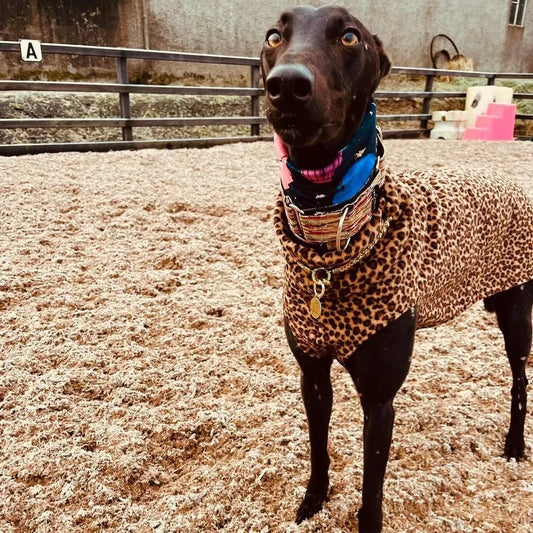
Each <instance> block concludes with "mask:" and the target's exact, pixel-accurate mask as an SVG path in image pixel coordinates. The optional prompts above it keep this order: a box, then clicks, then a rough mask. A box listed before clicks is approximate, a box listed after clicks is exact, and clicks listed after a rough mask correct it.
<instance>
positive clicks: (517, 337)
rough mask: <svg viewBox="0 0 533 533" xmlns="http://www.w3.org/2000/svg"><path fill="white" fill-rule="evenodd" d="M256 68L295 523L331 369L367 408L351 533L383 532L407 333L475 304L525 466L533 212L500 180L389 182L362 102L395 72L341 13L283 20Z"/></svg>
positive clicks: (304, 10) (304, 508)
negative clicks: (272, 193) (271, 199)
mask: <svg viewBox="0 0 533 533" xmlns="http://www.w3.org/2000/svg"><path fill="white" fill-rule="evenodd" d="M261 65H262V71H263V80H264V85H265V89H266V100H265V106H266V115H267V117H268V119H269V121H270V122H271V124H272V126H273V127H274V130H275V132H276V146H277V148H278V154H279V157H280V162H281V194H280V201H279V202H278V205H277V209H276V214H275V225H276V230H277V234H278V236H279V238H280V241H281V244H282V247H283V252H284V254H285V258H286V261H287V267H286V283H285V289H284V301H283V305H284V314H285V326H286V332H287V338H288V341H289V345H290V347H291V350H292V352H293V353H294V355H295V357H296V359H297V361H298V363H299V365H300V368H301V370H302V396H303V400H304V405H305V409H306V413H307V418H308V423H309V438H310V444H311V477H310V480H309V483H308V486H307V491H306V494H305V497H304V500H303V502H302V503H301V505H300V507H299V510H298V513H297V518H296V521H297V522H298V523H299V522H301V521H303V520H305V519H308V518H310V517H311V516H313V514H315V513H316V512H318V511H319V510H320V509H321V508H322V505H323V502H324V501H325V499H326V496H327V491H328V484H329V478H328V468H329V456H328V450H327V441H328V426H329V419H330V414H331V406H332V389H331V382H330V367H331V364H332V360H333V359H335V358H337V359H338V360H339V361H340V362H341V363H342V364H343V365H344V366H345V367H346V369H347V370H348V372H349V373H350V375H351V377H352V379H353V381H354V383H355V386H356V388H357V391H358V393H359V396H360V399H361V404H362V407H363V411H364V475H363V491H362V506H361V509H360V511H359V514H358V517H359V531H360V532H362V533H363V532H364V533H379V532H380V531H381V529H382V487H383V479H384V475H385V469H386V465H387V460H388V453H389V447H390V442H391V435H392V428H393V422H394V409H393V405H392V404H393V400H394V397H395V394H396V393H397V391H398V390H399V388H400V387H401V385H402V383H403V381H404V379H405V377H406V375H407V372H408V369H409V362H410V358H411V353H412V348H413V343H414V333H415V330H416V329H417V328H420V327H427V326H434V325H438V324H440V323H443V322H445V321H447V320H449V319H450V318H453V317H454V316H456V315H457V314H459V313H460V312H462V311H463V310H464V309H466V308H467V307H468V306H470V305H471V304H472V303H474V302H475V301H477V300H479V299H481V298H485V304H486V308H487V310H489V311H493V312H495V313H496V315H497V318H498V324H499V326H500V329H501V330H502V332H503V335H504V338H505V341H506V351H507V355H508V358H509V361H510V364H511V369H512V373H513V389H512V404H511V424H510V428H509V432H508V434H507V439H506V443H505V454H506V456H507V457H509V458H511V457H512V458H516V459H520V458H522V457H523V455H524V436H523V434H524V419H525V413H526V385H527V379H526V375H525V368H526V362H527V357H528V355H529V352H530V349H531V309H532V305H533V281H531V280H532V279H533V225H532V220H533V206H532V205H531V202H530V201H529V200H528V199H527V197H526V196H525V195H524V194H523V192H521V191H520V190H519V189H518V188H517V187H515V186H513V185H512V184H509V183H508V182H507V181H505V179H503V178H500V177H498V176H490V178H487V177H486V176H483V175H481V174H480V173H475V172H469V173H458V172H455V173H454V174H453V175H438V174H435V173H432V172H417V173H414V174H412V175H395V174H394V173H393V172H392V171H391V170H390V169H388V168H387V167H386V166H385V165H384V164H383V161H382V155H383V147H382V144H381V136H380V134H379V131H378V130H377V129H376V125H375V116H376V108H375V104H374V102H373V93H374V91H375V90H376V88H377V86H378V83H379V81H380V79H381V78H382V77H383V76H384V75H386V74H387V73H388V71H389V69H390V60H389V59H388V57H387V55H386V54H385V52H384V50H383V46H382V43H381V41H380V40H379V39H378V37H376V36H374V35H372V34H371V33H370V32H369V31H368V30H367V29H366V28H365V27H364V25H363V24H362V23H361V22H360V21H359V20H357V19H356V18H355V17H353V16H352V15H350V14H349V13H348V12H347V11H346V10H345V9H343V8H338V7H324V8H321V9H315V8H311V7H301V8H297V9H295V10H292V11H288V12H286V13H283V14H282V15H281V17H280V19H279V21H278V22H277V24H275V25H274V26H273V27H272V28H271V29H270V30H269V31H268V32H267V35H266V40H265V44H264V47H263V49H262V53H261ZM502 198H505V202H502V201H501V200H502Z"/></svg>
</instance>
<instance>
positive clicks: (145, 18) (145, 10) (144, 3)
mask: <svg viewBox="0 0 533 533" xmlns="http://www.w3.org/2000/svg"><path fill="white" fill-rule="evenodd" d="M148 1H149V0H141V4H142V12H143V23H142V24H143V42H144V48H146V50H149V49H150V35H149V33H148Z"/></svg>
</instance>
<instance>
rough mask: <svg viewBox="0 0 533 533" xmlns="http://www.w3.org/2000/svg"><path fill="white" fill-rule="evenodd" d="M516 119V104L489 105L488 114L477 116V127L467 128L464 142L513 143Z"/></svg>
mask: <svg viewBox="0 0 533 533" xmlns="http://www.w3.org/2000/svg"><path fill="white" fill-rule="evenodd" d="M515 117H516V105H515V104H494V103H493V104H489V106H488V108H487V113H486V114H485V115H478V116H477V118H476V125H475V126H474V127H473V128H466V130H465V132H464V134H463V140H471V141H512V140H513V139H514V123H515Z"/></svg>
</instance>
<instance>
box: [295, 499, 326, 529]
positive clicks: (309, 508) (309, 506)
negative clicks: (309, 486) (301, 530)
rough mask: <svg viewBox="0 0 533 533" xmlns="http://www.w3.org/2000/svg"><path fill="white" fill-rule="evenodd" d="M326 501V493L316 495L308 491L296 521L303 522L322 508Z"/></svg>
mask: <svg viewBox="0 0 533 533" xmlns="http://www.w3.org/2000/svg"><path fill="white" fill-rule="evenodd" d="M324 501H326V495H325V494H324V495H320V496H319V495H316V494H313V493H311V492H308V493H306V495H305V498H304V499H303V501H302V503H301V505H300V508H299V509H298V512H297V513H296V523H297V524H301V523H302V522H303V521H304V520H308V519H309V518H311V517H312V516H313V515H315V514H316V513H318V512H320V511H321V510H322V504H323V503H324Z"/></svg>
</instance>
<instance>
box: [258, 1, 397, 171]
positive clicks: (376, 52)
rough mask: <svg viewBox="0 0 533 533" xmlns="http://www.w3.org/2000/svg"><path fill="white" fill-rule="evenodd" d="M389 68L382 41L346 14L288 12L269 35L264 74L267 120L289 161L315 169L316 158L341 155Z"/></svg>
mask: <svg viewBox="0 0 533 533" xmlns="http://www.w3.org/2000/svg"><path fill="white" fill-rule="evenodd" d="M390 66H391V62H390V60H389V58H388V57H387V55H386V54H385V51H384V50H383V45H382V43H381V41H380V40H379V38H378V37H377V36H375V35H372V34H371V33H370V32H369V31H368V30H367V29H366V28H365V26H364V25H363V24H362V23H361V22H360V21H359V20H358V19H356V18H355V17H354V16H352V15H351V14H350V13H348V11H346V10H345V9H344V8H340V7H331V6H330V7H323V8H320V9H317V8H313V7H299V8H296V9H294V10H292V11H287V12H285V13H283V14H282V15H281V17H280V18H279V20H278V22H277V23H276V24H275V25H274V26H273V27H272V28H271V29H269V30H268V32H267V34H266V39H265V43H264V45H263V49H262V51H261V69H262V75H263V81H264V85H265V92H266V101H265V109H266V116H267V118H268V120H269V121H270V123H271V124H272V126H273V127H274V130H275V131H276V132H277V133H278V135H279V136H280V137H281V139H282V140H283V141H284V143H285V144H286V145H287V147H288V148H289V152H290V153H291V158H293V159H300V160H301V161H300V162H301V163H303V164H307V168H309V166H308V165H309V164H316V165H320V164H322V161H320V159H321V158H320V156H318V155H317V154H318V152H320V154H321V155H322V156H323V157H324V159H325V160H326V161H327V158H328V157H330V156H331V155H332V154H335V153H336V151H337V150H339V149H340V148H342V146H344V144H345V143H346V142H347V141H348V139H349V138H350V137H351V136H352V135H353V133H354V132H355V130H356V129H357V127H358V126H359V124H360V123H361V120H362V118H363V116H364V114H365V112H366V110H367V108H368V104H369V101H370V99H371V98H372V95H373V93H374V91H375V90H376V88H377V86H378V83H379V81H380V80H381V78H382V77H383V76H385V75H386V74H387V73H388V72H389V69H390ZM317 148H320V150H317ZM295 163H298V162H297V161H295Z"/></svg>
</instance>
